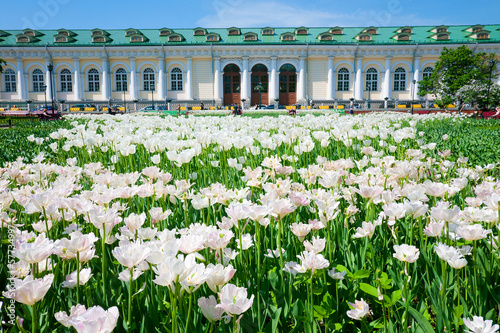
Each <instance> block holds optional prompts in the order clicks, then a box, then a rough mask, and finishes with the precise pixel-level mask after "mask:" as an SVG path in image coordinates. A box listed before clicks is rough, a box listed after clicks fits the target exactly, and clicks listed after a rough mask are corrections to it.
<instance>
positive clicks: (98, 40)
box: [92, 36, 106, 43]
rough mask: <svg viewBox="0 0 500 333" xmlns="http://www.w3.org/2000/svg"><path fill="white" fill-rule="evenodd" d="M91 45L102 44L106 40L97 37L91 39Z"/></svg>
mask: <svg viewBox="0 0 500 333" xmlns="http://www.w3.org/2000/svg"><path fill="white" fill-rule="evenodd" d="M92 42H93V43H104V42H106V39H105V38H104V37H103V36H97V37H94V38H92Z"/></svg>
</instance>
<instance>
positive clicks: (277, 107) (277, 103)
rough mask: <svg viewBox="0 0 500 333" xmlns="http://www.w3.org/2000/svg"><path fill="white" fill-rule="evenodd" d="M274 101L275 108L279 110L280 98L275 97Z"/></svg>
mask: <svg viewBox="0 0 500 333" xmlns="http://www.w3.org/2000/svg"><path fill="white" fill-rule="evenodd" d="M274 101H275V102H276V110H279V108H280V103H279V101H280V99H279V98H278V97H276V98H275V99H274Z"/></svg>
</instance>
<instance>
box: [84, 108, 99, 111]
mask: <svg viewBox="0 0 500 333" xmlns="http://www.w3.org/2000/svg"><path fill="white" fill-rule="evenodd" d="M95 110H96V109H95V108H84V109H83V111H95Z"/></svg>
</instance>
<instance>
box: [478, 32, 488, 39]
mask: <svg viewBox="0 0 500 333" xmlns="http://www.w3.org/2000/svg"><path fill="white" fill-rule="evenodd" d="M489 38H490V34H488V33H486V32H482V33H479V34H477V39H489Z"/></svg>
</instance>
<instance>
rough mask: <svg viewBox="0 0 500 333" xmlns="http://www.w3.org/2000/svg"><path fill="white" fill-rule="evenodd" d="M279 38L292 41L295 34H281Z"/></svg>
mask: <svg viewBox="0 0 500 333" xmlns="http://www.w3.org/2000/svg"><path fill="white" fill-rule="evenodd" d="M281 40H286V41H293V40H295V36H294V35H283V36H281Z"/></svg>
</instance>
